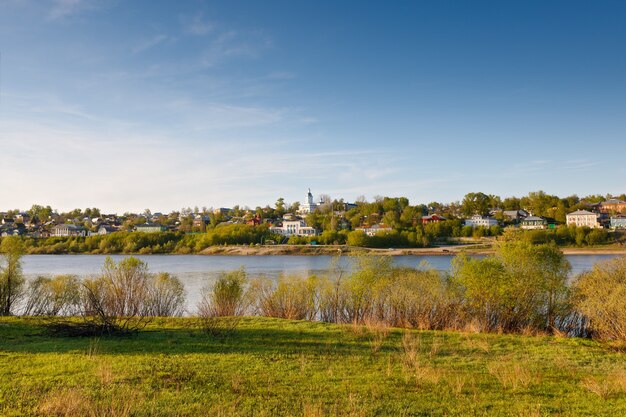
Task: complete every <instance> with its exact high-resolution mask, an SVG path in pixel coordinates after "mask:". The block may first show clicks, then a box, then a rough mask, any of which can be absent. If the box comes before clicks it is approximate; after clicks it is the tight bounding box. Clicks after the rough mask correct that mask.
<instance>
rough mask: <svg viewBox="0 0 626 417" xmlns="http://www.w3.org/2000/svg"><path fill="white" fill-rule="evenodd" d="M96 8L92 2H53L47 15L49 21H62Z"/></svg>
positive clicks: (63, 0)
mask: <svg viewBox="0 0 626 417" xmlns="http://www.w3.org/2000/svg"><path fill="white" fill-rule="evenodd" d="M96 7H97V3H96V2H94V1H93V0H54V1H53V2H52V8H51V9H50V12H49V13H48V19H49V20H59V19H64V18H66V17H68V16H71V15H74V14H78V13H82V12H84V11H86V10H92V9H94V8H96Z"/></svg>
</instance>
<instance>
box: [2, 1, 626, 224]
mask: <svg viewBox="0 0 626 417" xmlns="http://www.w3.org/2000/svg"><path fill="white" fill-rule="evenodd" d="M625 23H626V3H624V2H622V1H600V2H589V1H571V0H568V1H536V2H535V1H524V2H501V1H479V0H477V1H446V0H444V1H394V2H382V1H380V2H370V1H364V0H360V1H348V0H345V1H322V0H315V1H304V0H303V1H295V2H294V1H291V0H288V1H278V0H271V1H239V0H229V1H220V2H213V1H194V0H189V1H185V2H174V1H155V0H150V1H141V0H136V1H123V0H98V1H95V0H50V1H43V0H42V1H26V0H0V54H1V58H0V210H6V209H14V208H21V209H28V208H29V207H30V206H31V205H32V204H42V205H51V206H52V207H53V208H56V209H58V210H60V211H66V210H71V209H74V208H85V207H98V208H100V209H102V210H103V211H105V212H118V213H123V212H127V211H143V210H144V209H146V208H149V209H151V210H152V211H153V212H155V211H162V212H168V211H171V210H178V209H180V208H182V207H194V206H198V207H202V206H206V207H231V206H233V205H235V204H239V205H241V206H250V207H256V206H265V205H266V204H270V205H273V204H274V203H275V202H276V200H277V199H278V198H279V197H283V198H284V199H285V201H287V202H293V201H303V200H304V199H305V196H306V193H307V190H308V188H311V191H312V192H313V194H314V195H316V196H317V195H319V194H325V195H330V196H331V197H333V198H344V200H346V201H354V200H355V199H356V198H358V197H359V196H365V197H366V198H367V199H368V200H371V199H372V198H373V197H374V196H376V195H382V196H405V197H408V198H409V200H410V202H411V204H421V203H424V204H427V203H429V202H432V201H440V202H451V201H457V200H461V199H462V198H463V196H464V195H465V194H467V193H469V192H478V191H481V192H484V193H487V194H496V195H500V196H502V197H507V196H512V195H516V196H522V195H525V194H527V193H528V192H529V191H538V190H544V191H545V192H547V193H550V194H557V195H559V196H562V197H564V196H567V195H571V194H578V195H579V196H584V195H588V194H607V193H612V194H621V193H624V192H626V185H625V181H624V179H625V178H626V164H625V163H624V155H625V154H626V117H625V116H626V24H625Z"/></svg>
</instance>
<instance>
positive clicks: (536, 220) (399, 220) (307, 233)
mask: <svg viewBox="0 0 626 417" xmlns="http://www.w3.org/2000/svg"><path fill="white" fill-rule="evenodd" d="M624 229H626V195H624V194H622V195H619V196H613V195H607V196H600V195H592V196H587V197H583V198H579V197H578V196H575V195H574V196H570V197H566V198H560V197H558V196H554V195H548V194H546V193H544V192H542V191H538V192H531V193H529V194H528V195H527V196H524V197H521V198H517V197H508V198H505V199H501V198H500V197H498V196H494V195H487V194H484V193H481V192H477V193H468V194H467V195H465V197H464V198H463V200H462V201H460V202H453V203H447V204H443V203H437V202H432V203H429V204H418V205H410V204H409V200H408V199H407V198H404V197H375V198H374V199H373V201H367V200H366V199H365V198H359V199H358V200H357V201H355V202H345V201H344V200H343V199H331V198H330V197H329V196H327V195H323V194H322V195H320V196H319V197H318V198H314V196H313V194H312V192H311V190H310V189H309V190H308V192H307V193H306V194H305V198H304V200H303V201H302V202H294V203H292V204H287V203H285V201H284V199H283V198H279V199H278V200H277V201H276V203H275V204H274V206H269V205H268V206H266V207H256V208H255V209H252V208H249V207H240V206H234V207H219V208H206V207H203V208H202V209H199V208H197V207H196V208H193V209H192V208H185V209H181V210H180V211H173V212H170V213H167V214H165V213H160V212H151V211H150V210H149V209H146V210H145V211H144V212H142V213H124V214H121V215H120V214H106V213H102V212H101V211H100V210H99V209H97V208H87V209H84V210H81V209H76V210H73V211H70V212H66V213H59V212H58V211H56V210H54V209H53V208H51V207H50V206H41V205H33V206H32V207H31V208H30V209H29V210H25V211H22V210H9V211H5V212H0V236H2V237H6V236H23V237H24V238H28V239H33V240H38V239H50V238H67V237H75V238H89V237H93V236H106V235H111V234H116V233H126V234H128V233H144V234H159V233H169V234H174V235H176V236H177V237H176V238H172V239H173V240H172V242H175V243H176V245H174V246H172V244H170V247H169V249H168V251H171V250H173V248H174V247H176V246H179V241H180V240H181V236H184V235H203V234H207V233H209V234H210V233H212V232H217V231H219V238H218V237H216V238H215V239H212V240H210V241H209V243H208V244H207V243H204V244H196V246H194V247H193V248H192V249H191V251H192V252H194V251H196V250H197V248H198V247H199V246H207V245H214V244H284V243H289V244H311V243H312V244H318V243H319V244H348V245H353V246H372V247H376V246H381V247H383V246H388V245H395V246H407V247H425V246H429V245H432V244H434V243H441V242H445V241H450V240H451V239H454V238H463V237H473V238H481V237H486V236H500V235H502V234H503V233H506V232H507V231H508V232H509V233H510V232H511V231H512V230H518V231H535V233H534V234H529V239H531V240H533V241H536V243H543V242H545V241H550V240H554V241H556V242H557V243H560V244H576V245H587V244H588V245H594V244H604V243H611V242H618V243H621V239H622V234H621V232H620V231H621V230H624ZM188 240H189V239H188ZM205 241H206V239H205ZM33 245H34V246H38V245H39V244H38V243H33ZM161 245H162V246H161V248H164V247H165V246H163V245H164V244H161ZM44 246H45V245H44ZM104 246H106V245H104ZM179 249H180V248H179ZM85 250H87V249H85ZM89 250H93V249H89ZM158 251H159V250H157V252H158Z"/></svg>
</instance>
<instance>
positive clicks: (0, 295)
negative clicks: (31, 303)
mask: <svg viewBox="0 0 626 417" xmlns="http://www.w3.org/2000/svg"><path fill="white" fill-rule="evenodd" d="M0 251H2V255H3V256H2V261H1V263H0V315H2V316H8V315H10V314H13V313H14V312H13V310H14V309H15V304H16V302H17V301H18V300H19V299H20V298H21V296H22V292H23V288H24V275H23V273H22V262H21V259H22V255H23V254H24V244H23V242H22V240H21V239H20V238H19V237H13V236H11V237H7V238H4V239H3V240H2V244H0Z"/></svg>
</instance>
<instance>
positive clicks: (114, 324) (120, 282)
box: [83, 257, 152, 334]
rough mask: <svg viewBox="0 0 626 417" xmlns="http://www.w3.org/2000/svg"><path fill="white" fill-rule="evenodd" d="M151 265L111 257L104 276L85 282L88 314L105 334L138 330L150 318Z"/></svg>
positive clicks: (131, 259)
mask: <svg viewBox="0 0 626 417" xmlns="http://www.w3.org/2000/svg"><path fill="white" fill-rule="evenodd" d="M151 278H152V277H151V276H150V274H149V273H148V265H147V264H146V263H144V262H142V261H140V260H139V259H137V258H133V257H129V258H126V259H123V260H121V261H120V262H119V263H115V261H113V259H111V258H110V257H107V258H106V260H105V262H104V267H103V269H102V275H101V276H100V277H98V278H96V279H90V280H85V282H84V283H83V303H84V315H85V317H87V318H88V319H90V320H91V321H93V322H94V323H95V324H96V326H97V327H99V328H100V329H101V331H102V333H107V334H113V333H120V332H121V333H128V332H134V331H137V330H139V329H141V328H143V327H145V325H146V324H148V322H149V319H150V307H151V300H150V292H151V288H150V286H151V285H150V284H151V283H152V282H151Z"/></svg>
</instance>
